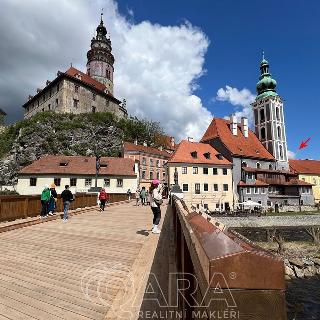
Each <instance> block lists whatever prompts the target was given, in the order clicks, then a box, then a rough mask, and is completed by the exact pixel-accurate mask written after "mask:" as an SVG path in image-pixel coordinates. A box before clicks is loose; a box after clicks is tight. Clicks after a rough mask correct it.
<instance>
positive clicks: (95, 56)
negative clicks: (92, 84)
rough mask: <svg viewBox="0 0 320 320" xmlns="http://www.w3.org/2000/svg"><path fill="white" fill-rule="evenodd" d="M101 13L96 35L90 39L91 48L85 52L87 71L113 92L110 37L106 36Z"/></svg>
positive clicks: (112, 60) (112, 59)
mask: <svg viewBox="0 0 320 320" xmlns="http://www.w3.org/2000/svg"><path fill="white" fill-rule="evenodd" d="M102 16H103V14H101V21H100V24H99V26H98V27H97V34H96V37H93V38H92V40H91V49H90V50H89V51H88V53H87V58H88V62H87V73H88V75H89V76H90V77H92V78H93V79H95V80H97V81H99V82H101V83H103V84H104V85H105V86H106V87H107V88H108V90H109V92H110V93H111V94H113V71H114V68H113V64H114V56H113V54H112V53H111V51H112V46H111V40H110V37H108V38H107V29H106V27H105V26H104V24H103V20H102Z"/></svg>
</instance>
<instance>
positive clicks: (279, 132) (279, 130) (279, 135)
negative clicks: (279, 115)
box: [277, 127, 281, 140]
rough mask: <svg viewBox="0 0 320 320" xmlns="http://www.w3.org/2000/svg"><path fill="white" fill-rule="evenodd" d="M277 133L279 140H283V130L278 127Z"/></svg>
mask: <svg viewBox="0 0 320 320" xmlns="http://www.w3.org/2000/svg"><path fill="white" fill-rule="evenodd" d="M277 131H278V139H279V140H281V128H280V127H278V128H277Z"/></svg>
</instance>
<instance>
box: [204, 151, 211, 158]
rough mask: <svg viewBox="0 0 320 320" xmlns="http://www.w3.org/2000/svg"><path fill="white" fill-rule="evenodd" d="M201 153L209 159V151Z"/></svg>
mask: <svg viewBox="0 0 320 320" xmlns="http://www.w3.org/2000/svg"><path fill="white" fill-rule="evenodd" d="M203 155H204V157H205V158H206V159H211V154H210V152H206V153H204V154H203Z"/></svg>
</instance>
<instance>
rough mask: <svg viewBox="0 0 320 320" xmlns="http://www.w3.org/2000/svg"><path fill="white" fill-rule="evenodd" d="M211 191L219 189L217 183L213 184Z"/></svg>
mask: <svg viewBox="0 0 320 320" xmlns="http://www.w3.org/2000/svg"><path fill="white" fill-rule="evenodd" d="M213 191H219V187H218V184H217V183H215V184H214V185H213Z"/></svg>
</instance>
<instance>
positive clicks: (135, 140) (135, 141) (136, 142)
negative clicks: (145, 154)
mask: <svg viewBox="0 0 320 320" xmlns="http://www.w3.org/2000/svg"><path fill="white" fill-rule="evenodd" d="M134 144H135V145H136V146H137V145H138V139H137V138H135V139H134Z"/></svg>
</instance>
